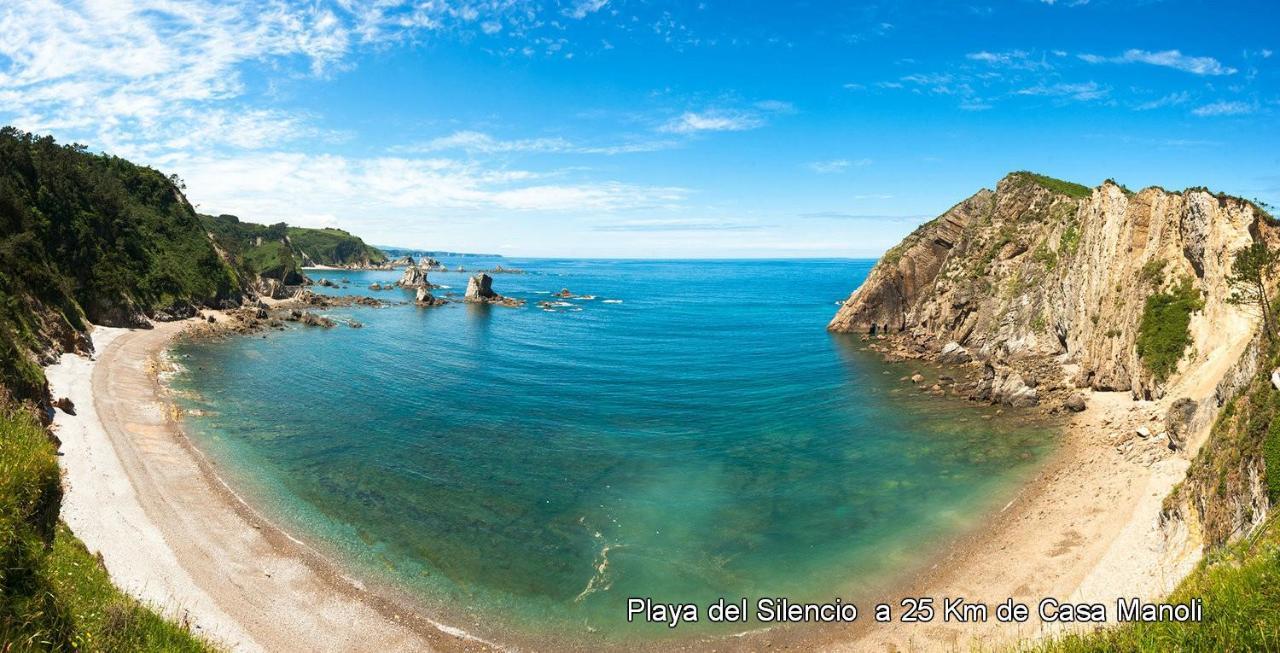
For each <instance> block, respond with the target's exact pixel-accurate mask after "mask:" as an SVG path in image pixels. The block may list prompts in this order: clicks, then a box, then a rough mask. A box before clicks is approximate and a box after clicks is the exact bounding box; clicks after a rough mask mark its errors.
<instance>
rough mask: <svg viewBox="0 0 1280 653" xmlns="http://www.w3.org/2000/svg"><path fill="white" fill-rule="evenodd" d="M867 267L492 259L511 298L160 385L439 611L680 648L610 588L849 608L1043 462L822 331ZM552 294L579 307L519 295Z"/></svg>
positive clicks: (211, 440)
mask: <svg viewBox="0 0 1280 653" xmlns="http://www.w3.org/2000/svg"><path fill="white" fill-rule="evenodd" d="M446 263H449V264H451V265H457V264H459V263H462V264H465V265H467V266H468V267H477V266H479V265H485V264H492V263H493V262H492V261H489V262H484V261H477V260H475V259H461V260H457V261H446ZM871 263H872V262H870V261H849V260H806V261H715V262H708V261H656V262H655V261H561V260H510V259H504V260H502V264H503V265H504V266H506V267H518V268H522V269H525V270H526V271H528V274H523V275H496V276H495V281H494V287H495V289H496V290H497V291H498V292H500V293H503V294H506V295H511V296H516V297H521V298H526V299H528V300H529V304H528V305H527V306H526V307H524V308H519V309H512V308H505V307H489V306H470V305H463V304H456V303H455V304H450V305H448V306H444V307H439V308H432V309H419V308H416V307H414V306H412V305H397V306H388V307H385V308H367V307H353V308H344V309H337V310H333V311H331V312H330V313H329V315H330V316H332V317H334V318H335V319H339V320H341V319H345V318H351V319H356V320H359V321H360V322H362V323H363V324H364V328H362V329H350V328H346V327H341V326H340V327H338V328H335V329H332V330H323V329H314V328H310V329H309V328H301V327H292V328H290V329H288V330H287V331H283V332H271V333H268V334H266V335H265V337H241V338H231V339H228V340H224V341H217V342H202V343H183V344H180V345H178V346H177V347H176V349H175V355H176V358H177V360H178V361H179V362H180V363H181V364H182V366H183V368H184V371H183V372H181V373H179V374H178V376H177V377H176V378H175V379H174V381H173V383H174V384H175V386H176V388H178V389H180V390H183V391H185V392H183V393H180V394H181V395H182V396H185V397H186V398H185V399H183V400H182V401H183V403H184V404H185V406H186V407H187V408H189V409H192V410H193V411H195V414H194V415H193V416H192V417H190V418H189V426H190V430H191V431H192V433H191V435H192V437H193V438H194V439H195V440H196V442H197V443H198V444H199V445H200V446H201V447H202V448H204V449H205V450H206V451H208V452H209V453H210V455H212V456H213V457H214V459H215V460H217V461H218V462H219V463H220V464H221V465H222V466H223V467H224V468H225V469H226V471H227V473H228V475H229V476H230V477H231V479H232V481H233V483H235V484H237V485H238V486H240V487H242V488H244V489H245V491H246V492H248V493H249V494H251V495H254V496H255V498H256V499H257V501H258V502H259V503H260V504H262V505H264V506H265V508H266V509H267V510H268V511H269V512H270V513H271V514H273V515H274V516H275V517H276V518H277V519H279V520H280V521H281V522H282V525H284V526H285V527H286V528H289V529H291V530H296V531H297V532H299V533H302V534H304V535H308V536H310V539H312V540H313V541H318V542H324V543H325V545H326V546H327V547H329V548H330V549H332V550H333V551H334V552H335V553H337V554H338V555H339V556H340V557H342V558H344V559H346V560H347V561H348V562H349V563H350V564H351V565H352V566H353V567H355V568H357V569H359V570H360V574H362V575H364V576H365V577H367V578H372V579H376V580H381V581H387V582H392V583H395V584H396V585H397V586H399V587H401V588H404V589H407V590H409V591H411V592H413V593H414V594H416V595H418V596H420V597H422V598H423V600H424V601H425V602H426V603H427V604H428V605H431V606H435V607H436V608H438V609H440V610H442V611H443V614H445V615H447V618H446V619H444V620H445V621H448V620H449V619H450V618H452V619H455V620H457V621H458V622H459V625H460V626H462V627H464V628H466V629H467V630H472V631H479V632H480V633H481V634H485V635H489V636H496V637H498V638H499V639H501V638H502V637H503V636H504V635H503V633H506V634H507V635H511V633H512V632H513V631H514V632H521V633H533V634H547V633H551V634H553V635H554V637H556V638H563V639H578V640H584V641H597V640H607V639H609V638H623V639H626V638H636V637H639V638H648V637H668V636H678V635H680V634H688V633H690V632H694V631H696V629H694V630H687V629H680V630H679V632H677V633H675V635H673V634H672V633H671V632H669V631H668V630H667V629H666V628H665V627H657V626H639V625H630V626H628V625H627V624H626V623H625V606H626V598H627V597H629V596H648V597H652V598H653V599H654V600H658V601H664V602H674V601H686V602H687V601H697V602H702V603H704V604H705V603H707V602H710V601H712V600H714V599H716V598H718V597H721V596H726V597H730V598H738V597H744V596H745V597H750V598H751V599H752V601H754V599H755V597H759V596H787V597H790V598H792V599H795V600H820V599H821V600H830V599H832V598H834V597H836V596H841V597H845V598H846V599H854V598H857V597H859V596H860V595H861V594H865V593H866V592H867V591H869V590H870V588H872V587H873V586H875V585H876V584H877V583H881V582H885V581H886V580H887V579H890V578H892V577H893V575H894V574H900V573H903V572H906V571H909V570H911V569H913V566H914V565H918V564H921V563H922V562H924V561H926V560H927V559H928V557H929V556H930V555H932V554H933V553H935V552H936V551H937V550H938V547H939V546H941V545H943V544H944V543H945V542H947V541H948V539H949V538H952V537H954V536H955V535H956V534H957V533H958V532H960V530H961V529H963V528H965V527H966V526H967V525H969V524H971V523H972V522H973V521H974V519H975V518H976V517H977V516H979V515H980V514H981V513H982V512H983V511H985V510H988V509H990V508H991V507H992V506H998V505H1002V503H1003V502H1005V501H1007V500H1008V498H1009V497H1010V496H1011V494H1012V492H1013V488H1014V487H1015V485H1016V483H1017V482H1018V481H1020V480H1021V479H1023V478H1024V477H1025V475H1026V474H1027V473H1029V472H1030V471H1032V470H1033V469H1034V466H1035V464H1036V462H1037V460H1038V459H1039V458H1041V457H1042V454H1043V453H1044V452H1045V451H1046V449H1047V445H1048V442H1049V440H1050V437H1051V433H1050V431H1049V430H1048V429H1045V428H1040V427H1036V426H1030V425H1027V424H1025V423H1014V422H1012V421H1010V420H991V419H984V414H983V409H979V408H975V407H972V406H969V405H967V404H964V405H961V406H958V405H957V404H956V403H955V402H953V401H950V400H942V399H938V398H935V397H923V396H920V395H919V393H917V392H915V391H914V390H913V389H911V388H910V387H908V386H909V385H910V384H904V383H902V382H901V381H899V377H900V376H901V375H903V374H907V373H910V371H913V370H914V369H915V368H908V367H903V366H889V365H886V364H885V363H882V362H880V361H879V359H878V357H877V356H875V355H873V354H870V353H868V352H864V351H862V350H861V346H862V343H861V342H859V340H858V338H856V337H851V336H841V335H832V334H828V333H826V332H825V330H824V327H825V325H826V323H827V321H828V320H829V319H830V318H831V316H832V314H833V313H834V311H835V309H836V304H837V302H838V301H839V300H841V299H843V298H844V297H845V296H847V294H848V292H849V291H850V290H851V289H852V288H854V287H856V286H857V284H859V283H861V281H862V279H863V278H864V277H865V275H866V273H867V271H868V270H869V268H870V266H871ZM313 276H318V277H327V278H330V279H334V280H337V281H343V280H346V281H349V282H350V287H349V288H346V289H342V290H338V291H336V292H358V293H361V294H369V295H373V296H377V297H379V298H382V299H384V300H391V299H394V300H410V299H412V296H411V293H409V292H408V291H401V290H394V291H391V292H374V291H369V290H367V286H368V285H369V283H371V282H374V281H378V282H380V283H388V282H391V281H394V280H395V279H396V278H398V274H396V273H393V272H318V273H313ZM466 277H467V275H466V274H459V273H437V272H433V273H431V278H432V280H433V281H435V282H436V283H442V284H445V285H448V286H451V287H452V292H460V291H461V290H462V289H463V288H465V285H466ZM561 288H569V289H570V290H572V291H573V292H575V293H580V294H590V295H594V296H595V297H596V299H593V300H582V299H579V300H568V301H567V303H568V304H570V306H567V307H559V308H558V310H557V311H556V312H549V311H546V310H543V309H540V308H538V307H537V306H536V303H537V302H539V301H544V300H548V299H550V298H549V297H548V296H547V293H549V292H553V291H558V290H560V289H561ZM321 290H326V291H328V292H335V291H334V290H331V289H321ZM436 292H437V294H444V293H448V292H451V290H448V289H446V290H440V291H436ZM606 300H608V301H606ZM985 417H989V415H985ZM864 610H866V608H864ZM868 614H869V613H868ZM739 629H742V628H741V627H739Z"/></svg>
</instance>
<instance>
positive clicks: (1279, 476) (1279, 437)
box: [1262, 419, 1280, 506]
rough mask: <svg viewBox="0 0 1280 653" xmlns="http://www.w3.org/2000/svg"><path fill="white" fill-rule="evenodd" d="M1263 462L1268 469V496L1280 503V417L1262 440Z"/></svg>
mask: <svg viewBox="0 0 1280 653" xmlns="http://www.w3.org/2000/svg"><path fill="white" fill-rule="evenodd" d="M1262 464H1263V467H1264V468H1265V469H1266V470H1267V498H1268V500H1270V501H1271V505H1273V506H1274V505H1278V504H1280V419H1273V420H1272V421H1271V426H1270V427H1269V428H1267V437H1266V439H1264V440H1263V441H1262Z"/></svg>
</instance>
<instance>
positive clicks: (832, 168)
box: [809, 159, 871, 175]
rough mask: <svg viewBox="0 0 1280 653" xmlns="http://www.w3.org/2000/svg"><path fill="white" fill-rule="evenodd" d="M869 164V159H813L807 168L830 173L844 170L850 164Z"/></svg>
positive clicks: (825, 173)
mask: <svg viewBox="0 0 1280 653" xmlns="http://www.w3.org/2000/svg"><path fill="white" fill-rule="evenodd" d="M869 165H871V159H857V160H855V161H850V160H849V159H831V160H830V161H814V162H813V163H810V164H809V169H810V170H812V171H814V172H816V173H818V174H820V175H830V174H836V173H840V172H844V171H845V170H848V169H849V168H850V167H852V166H857V167H862V166H869Z"/></svg>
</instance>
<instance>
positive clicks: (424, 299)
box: [414, 287, 449, 306]
mask: <svg viewBox="0 0 1280 653" xmlns="http://www.w3.org/2000/svg"><path fill="white" fill-rule="evenodd" d="M414 303H415V304H417V305H418V306H441V305H443V304H448V303H449V302H448V301H447V300H444V299H440V298H438V297H436V296H435V295H432V294H431V291H430V290H428V289H427V288H425V287H423V288H418V294H417V296H416V297H415V298H414Z"/></svg>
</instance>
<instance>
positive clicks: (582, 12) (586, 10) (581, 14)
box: [564, 0, 609, 20]
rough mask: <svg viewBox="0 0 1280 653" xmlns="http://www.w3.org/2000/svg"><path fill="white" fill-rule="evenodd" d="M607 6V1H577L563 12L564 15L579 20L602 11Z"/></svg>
mask: <svg viewBox="0 0 1280 653" xmlns="http://www.w3.org/2000/svg"><path fill="white" fill-rule="evenodd" d="M607 4H609V0H577V1H576V2H574V3H573V6H572V7H570V8H569V9H566V10H565V12H564V15H566V16H568V17H570V18H577V19H578V20H581V19H583V18H586V17H587V16H590V15H591V14H594V13H596V12H597V11H600V10H601V9H604V6H605V5H607Z"/></svg>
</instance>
